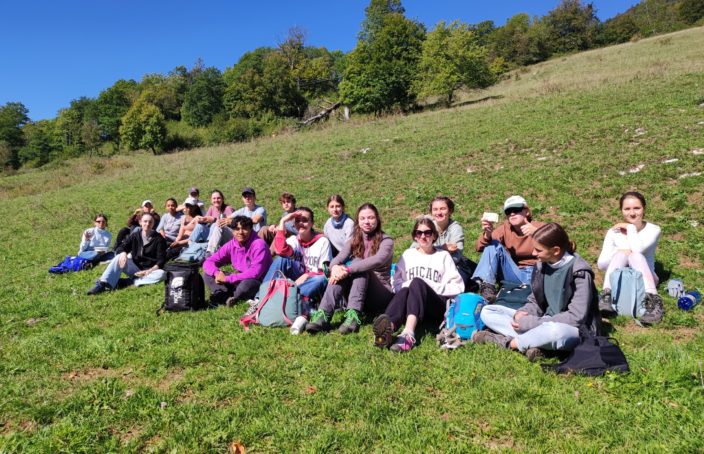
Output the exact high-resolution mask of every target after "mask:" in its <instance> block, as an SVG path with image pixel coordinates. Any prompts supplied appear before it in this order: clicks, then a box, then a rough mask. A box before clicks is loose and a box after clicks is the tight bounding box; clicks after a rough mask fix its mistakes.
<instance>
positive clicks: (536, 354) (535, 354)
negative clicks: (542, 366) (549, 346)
mask: <svg viewBox="0 0 704 454" xmlns="http://www.w3.org/2000/svg"><path fill="white" fill-rule="evenodd" d="M523 354H524V355H526V358H528V361H530V362H531V363H534V362H536V361H537V360H539V359H540V358H544V357H545V354H544V353H543V351H542V350H541V349H539V348H537V347H531V348H529V349H528V350H526V351H525V352H524V353H523Z"/></svg>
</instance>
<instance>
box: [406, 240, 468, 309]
mask: <svg viewBox="0 0 704 454" xmlns="http://www.w3.org/2000/svg"><path fill="white" fill-rule="evenodd" d="M414 278H420V279H423V280H424V281H425V282H426V284H428V285H429V286H430V288H432V289H433V290H434V291H435V293H437V294H438V295H440V296H444V297H448V298H449V297H453V296H457V295H459V294H460V293H462V292H464V282H462V277H461V276H460V273H459V272H458V271H457V267H456V266H455V262H453V261H452V257H451V256H450V254H449V253H448V252H447V251H438V250H436V251H435V252H434V253H432V254H425V253H423V252H420V251H419V250H418V249H416V248H413V249H408V250H406V252H404V253H403V255H402V256H401V258H400V259H399V261H398V263H397V264H396V273H395V274H394V291H395V292H398V291H399V290H401V289H402V288H403V287H408V286H409V285H411V281H412V280H413V279H414Z"/></svg>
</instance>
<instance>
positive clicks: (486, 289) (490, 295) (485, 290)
mask: <svg viewBox="0 0 704 454" xmlns="http://www.w3.org/2000/svg"><path fill="white" fill-rule="evenodd" d="M479 294H480V295H481V296H482V298H484V300H485V301H486V302H487V304H494V303H495V302H496V284H489V283H488V282H483V281H482V282H480V283H479Z"/></svg>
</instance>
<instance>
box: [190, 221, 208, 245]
mask: <svg viewBox="0 0 704 454" xmlns="http://www.w3.org/2000/svg"><path fill="white" fill-rule="evenodd" d="M210 232H211V229H210V226H209V225H208V224H200V223H199V224H196V226H195V227H193V231H192V232H191V236H189V237H188V242H189V243H205V242H206V241H208V237H209V236H210Z"/></svg>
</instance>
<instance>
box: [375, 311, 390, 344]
mask: <svg viewBox="0 0 704 454" xmlns="http://www.w3.org/2000/svg"><path fill="white" fill-rule="evenodd" d="M372 332H373V333H374V346H375V347H379V348H389V347H391V335H392V333H393V330H392V326H391V320H389V317H387V316H385V315H380V316H379V317H377V318H376V319H374V326H373V327H372Z"/></svg>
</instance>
